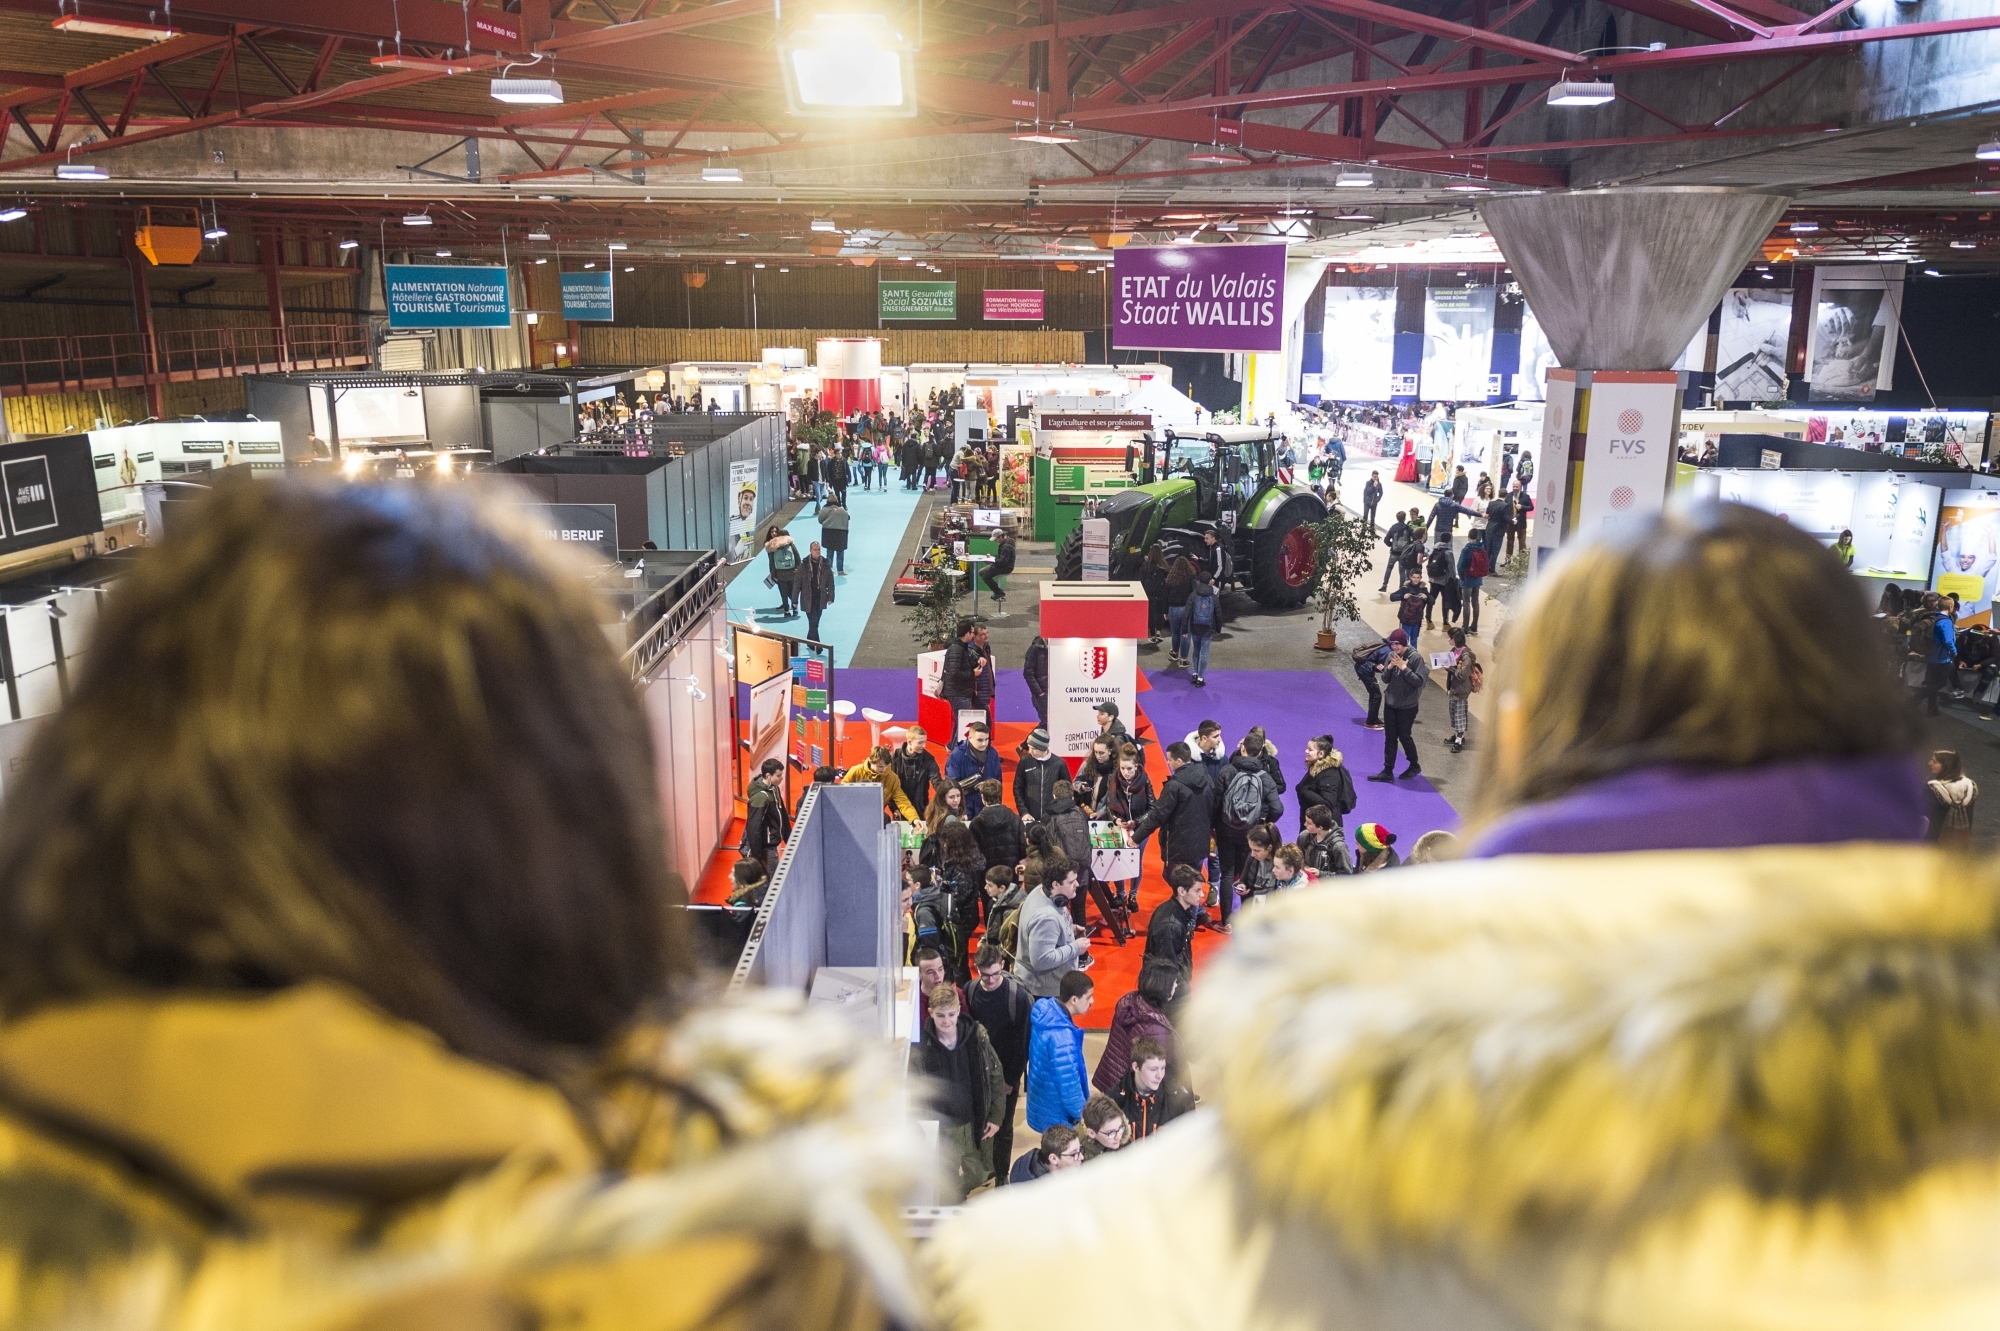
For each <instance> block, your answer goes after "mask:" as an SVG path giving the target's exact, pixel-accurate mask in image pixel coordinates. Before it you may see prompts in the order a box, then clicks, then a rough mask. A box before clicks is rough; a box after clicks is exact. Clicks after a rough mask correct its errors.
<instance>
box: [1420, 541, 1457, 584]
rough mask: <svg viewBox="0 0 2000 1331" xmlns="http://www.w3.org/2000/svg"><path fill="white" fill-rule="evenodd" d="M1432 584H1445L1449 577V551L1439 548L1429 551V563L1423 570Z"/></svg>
mask: <svg viewBox="0 0 2000 1331" xmlns="http://www.w3.org/2000/svg"><path fill="white" fill-rule="evenodd" d="M1425 571H1426V572H1427V573H1428V574H1429V575H1430V580H1431V581H1432V582H1445V581H1447V580H1449V579H1450V577H1451V551H1449V550H1447V549H1445V548H1444V547H1443V546H1439V547H1438V548H1437V549H1435V550H1433V551H1431V558H1430V563H1429V564H1428V565H1427V566H1426V570H1425Z"/></svg>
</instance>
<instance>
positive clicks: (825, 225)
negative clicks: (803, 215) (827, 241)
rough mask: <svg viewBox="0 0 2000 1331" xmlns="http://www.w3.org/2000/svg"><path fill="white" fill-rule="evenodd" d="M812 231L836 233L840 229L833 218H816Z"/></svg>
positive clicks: (813, 221)
mask: <svg viewBox="0 0 2000 1331" xmlns="http://www.w3.org/2000/svg"><path fill="white" fill-rule="evenodd" d="M812 229H813V230H815V231H836V230H838V229H839V228H838V227H836V226H834V224H833V219H832V218H831V217H815V218H813V220H812Z"/></svg>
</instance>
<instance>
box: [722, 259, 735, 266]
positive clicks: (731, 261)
mask: <svg viewBox="0 0 2000 1331" xmlns="http://www.w3.org/2000/svg"><path fill="white" fill-rule="evenodd" d="M723 262H724V263H726V264H728V265H729V266H730V267H731V268H734V267H735V266H736V260H734V259H724V260H723Z"/></svg>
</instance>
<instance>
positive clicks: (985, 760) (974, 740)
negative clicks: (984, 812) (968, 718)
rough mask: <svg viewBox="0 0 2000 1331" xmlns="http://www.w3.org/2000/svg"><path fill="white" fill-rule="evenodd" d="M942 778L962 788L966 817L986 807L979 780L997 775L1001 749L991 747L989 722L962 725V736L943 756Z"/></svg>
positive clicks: (995, 779) (974, 816)
mask: <svg viewBox="0 0 2000 1331" xmlns="http://www.w3.org/2000/svg"><path fill="white" fill-rule="evenodd" d="M944 779H945V782H946V783H947V784H948V785H954V786H957V787H958V788H959V789H960V790H962V791H964V792H965V817H966V819H967V821H970V820H971V819H973V818H976V817H978V816H979V811H980V810H981V809H983V808H985V807H986V802H985V800H984V798H982V797H981V795H980V793H979V787H980V784H981V783H982V782H986V781H998V780H999V779H1000V751H999V750H998V749H996V748H994V747H993V728H992V727H991V726H989V725H987V724H986V723H985V722H984V721H974V722H973V723H972V724H971V725H969V726H967V727H966V728H965V738H964V739H962V740H960V741H959V742H958V743H957V744H955V745H953V746H952V750H951V753H950V754H948V755H947V756H946V758H945V760H944Z"/></svg>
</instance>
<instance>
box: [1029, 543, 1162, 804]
mask: <svg viewBox="0 0 2000 1331" xmlns="http://www.w3.org/2000/svg"><path fill="white" fill-rule="evenodd" d="M1146 616H1147V606H1146V589H1145V588H1144V587H1142V586H1140V585H1139V584H1138V583H1136V582H1045V583H1043V584H1042V637H1043V638H1044V639H1045V640H1046V641H1047V643H1048V648H1049V751H1050V752H1051V753H1053V754H1055V755H1056V756H1057V757H1059V758H1062V759H1064V760H1066V761H1067V762H1068V763H1069V769H1070V772H1071V774H1072V775H1073V774H1074V773H1075V772H1076V769H1077V768H1078V766H1080V765H1081V764H1082V762H1083V759H1084V758H1085V757H1086V756H1088V755H1089V753H1090V741H1091V740H1092V739H1094V738H1095V737H1096V735H1097V716H1096V712H1097V705H1098V704H1099V703H1100V702H1105V701H1110V702H1115V703H1117V704H1118V715H1119V717H1120V718H1121V719H1122V720H1124V721H1125V722H1126V725H1127V727H1128V728H1129V727H1130V725H1131V722H1132V720H1133V718H1134V717H1136V716H1137V714H1138V708H1137V703H1138V696H1139V639H1141V638H1143V637H1145V636H1146Z"/></svg>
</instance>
